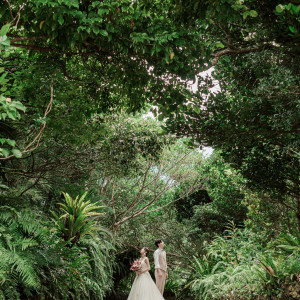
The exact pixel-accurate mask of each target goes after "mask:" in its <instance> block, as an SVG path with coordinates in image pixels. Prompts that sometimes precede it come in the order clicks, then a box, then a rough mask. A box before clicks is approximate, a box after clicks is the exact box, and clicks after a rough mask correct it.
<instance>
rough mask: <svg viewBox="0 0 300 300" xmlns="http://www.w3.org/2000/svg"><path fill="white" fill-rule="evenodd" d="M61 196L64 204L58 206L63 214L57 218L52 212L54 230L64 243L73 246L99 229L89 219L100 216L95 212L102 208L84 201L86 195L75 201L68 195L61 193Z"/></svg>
mask: <svg viewBox="0 0 300 300" xmlns="http://www.w3.org/2000/svg"><path fill="white" fill-rule="evenodd" d="M63 195H64V197H65V203H59V205H60V206H61V210H62V211H63V213H64V214H63V215H61V216H60V217H58V216H57V214H56V213H55V212H52V214H53V216H54V218H55V225H56V228H55V230H56V231H57V232H58V234H59V235H60V236H61V237H62V238H63V239H64V240H65V241H66V242H70V243H71V245H74V244H75V243H76V242H78V241H79V239H80V238H85V236H90V235H93V231H95V230H97V229H99V228H97V227H96V226H95V224H96V221H95V220H92V219H91V217H94V216H99V215H101V213H97V212H96V210H98V209H100V208H102V207H101V206H97V205H96V204H93V203H91V201H85V198H86V196H87V193H84V194H83V195H82V196H81V197H80V198H79V196H77V197H76V198H75V199H73V198H72V197H71V196H70V195H69V194H68V193H63Z"/></svg>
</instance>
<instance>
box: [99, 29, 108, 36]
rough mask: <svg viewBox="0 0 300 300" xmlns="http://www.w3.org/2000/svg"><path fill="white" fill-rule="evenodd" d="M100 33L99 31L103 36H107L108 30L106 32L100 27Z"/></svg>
mask: <svg viewBox="0 0 300 300" xmlns="http://www.w3.org/2000/svg"><path fill="white" fill-rule="evenodd" d="M100 33H101V34H102V35H103V36H108V32H107V31H106V30H103V29H100Z"/></svg>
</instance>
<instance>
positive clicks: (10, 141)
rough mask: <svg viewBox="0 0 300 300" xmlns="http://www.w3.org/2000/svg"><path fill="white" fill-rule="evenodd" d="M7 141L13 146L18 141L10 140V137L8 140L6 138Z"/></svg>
mask: <svg viewBox="0 0 300 300" xmlns="http://www.w3.org/2000/svg"><path fill="white" fill-rule="evenodd" d="M6 143H7V144H8V145H10V146H12V147H14V146H15V145H16V141H14V140H9V139H7V140H6Z"/></svg>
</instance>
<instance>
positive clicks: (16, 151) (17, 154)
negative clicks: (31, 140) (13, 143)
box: [11, 149, 22, 158]
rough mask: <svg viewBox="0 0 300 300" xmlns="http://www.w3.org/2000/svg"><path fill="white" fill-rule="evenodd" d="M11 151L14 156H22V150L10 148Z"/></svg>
mask: <svg viewBox="0 0 300 300" xmlns="http://www.w3.org/2000/svg"><path fill="white" fill-rule="evenodd" d="M11 152H12V153H13V155H14V156H15V157H16V158H20V157H22V152H21V151H20V150H19V149H12V150H11Z"/></svg>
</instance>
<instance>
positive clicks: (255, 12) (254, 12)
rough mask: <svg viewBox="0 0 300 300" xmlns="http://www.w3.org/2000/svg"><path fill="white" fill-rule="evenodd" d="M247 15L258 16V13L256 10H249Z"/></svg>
mask: <svg viewBox="0 0 300 300" xmlns="http://www.w3.org/2000/svg"><path fill="white" fill-rule="evenodd" d="M249 15H250V16H251V17H253V18H256V17H257V16H258V13H257V11H256V10H250V12H249Z"/></svg>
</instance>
